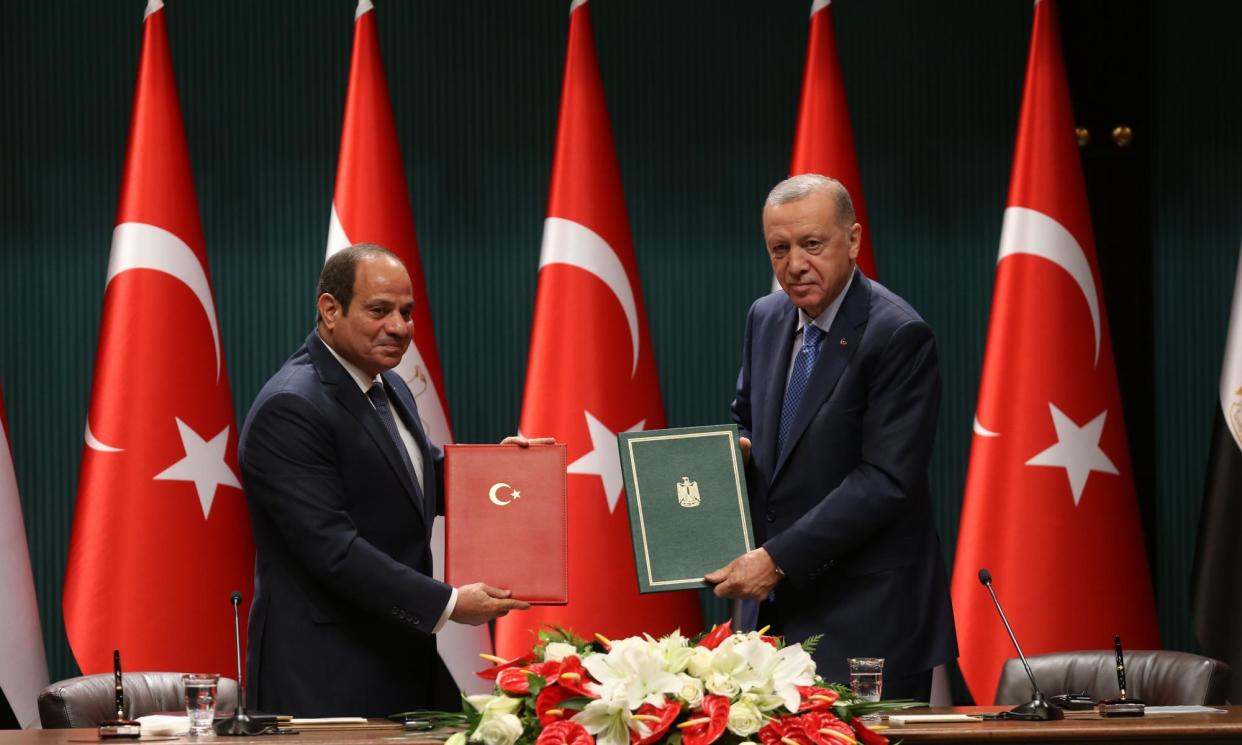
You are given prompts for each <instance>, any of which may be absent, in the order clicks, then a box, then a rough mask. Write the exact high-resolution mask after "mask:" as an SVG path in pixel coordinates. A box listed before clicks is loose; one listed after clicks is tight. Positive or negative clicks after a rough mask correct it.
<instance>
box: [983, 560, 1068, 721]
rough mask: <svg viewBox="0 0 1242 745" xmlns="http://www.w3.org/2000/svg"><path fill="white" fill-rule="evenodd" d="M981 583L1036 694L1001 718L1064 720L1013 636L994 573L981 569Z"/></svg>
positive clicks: (1006, 712)
mask: <svg viewBox="0 0 1242 745" xmlns="http://www.w3.org/2000/svg"><path fill="white" fill-rule="evenodd" d="M979 582H980V583H981V584H982V585H983V586H984V587H986V588H988V592H989V593H991V595H992V602H993V603H995V604H996V612H997V613H999V614H1000V618H1001V623H1003V624H1005V631H1008V632H1009V640H1010V641H1012V642H1013V648H1014V649H1016V650H1018V658H1019V659H1021V660H1022V666H1023V667H1025V668H1026V675H1027V677H1029V678H1030V679H1031V690H1032V691H1033V692H1034V694H1033V696H1032V698H1031V700H1030V701H1027V702H1026V703H1025V704H1021V705H1019V706H1015V707H1014V708H1013V709H1010V710H1009V711H1005V712H1001V714H1000V718H1002V719H1022V720H1033V721H1048V720H1052V719H1064V718H1065V713H1064V712H1062V711H1061V709H1060V708H1059V707H1057V706H1055V705H1053V704H1051V703H1048V701H1046V700H1045V699H1044V694H1043V692H1042V691H1040V690H1039V684H1038V683H1036V682H1035V673H1033V672H1031V665H1030V663H1028V662H1027V661H1026V655H1024V654H1022V647H1020V646H1018V637H1016V636H1014V635H1013V627H1012V626H1010V625H1009V619H1008V618H1005V611H1004V610H1002V609H1001V604H1000V600H999V599H998V598H997V597H996V591H995V590H993V589H992V573H991V572H989V571H988V570H987V569H980V570H979Z"/></svg>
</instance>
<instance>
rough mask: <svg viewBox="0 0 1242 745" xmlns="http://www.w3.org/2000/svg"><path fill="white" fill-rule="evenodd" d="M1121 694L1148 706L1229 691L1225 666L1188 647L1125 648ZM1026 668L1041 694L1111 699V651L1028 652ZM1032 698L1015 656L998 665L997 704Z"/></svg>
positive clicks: (1219, 699) (1209, 699)
mask: <svg viewBox="0 0 1242 745" xmlns="http://www.w3.org/2000/svg"><path fill="white" fill-rule="evenodd" d="M1125 654H1126V695H1127V696H1129V697H1130V698H1137V699H1140V700H1141V701H1143V702H1144V703H1146V704H1147V705H1148V706H1178V705H1190V704H1208V705H1210V704H1223V703H1225V697H1226V696H1227V695H1228V692H1229V678H1230V676H1231V675H1232V673H1233V670H1232V668H1230V667H1229V665H1226V664H1225V663H1223V662H1221V661H1220V660H1214V659H1212V658H1211V657H1202V656H1200V655H1197V654H1189V653H1187V652H1172V651H1167V650H1134V651H1130V650H1127V651H1126V653H1125ZM1027 660H1029V661H1030V663H1031V672H1032V673H1034V674H1035V680H1036V682H1038V683H1039V688H1040V690H1042V691H1043V693H1044V695H1045V696H1055V695H1057V694H1061V693H1086V694H1087V695H1088V696H1090V697H1091V698H1093V699H1096V700H1097V701H1098V700H1100V699H1109V698H1116V697H1117V695H1118V691H1117V656H1116V654H1115V653H1114V652H1113V650H1111V649H1108V650H1085V651H1081V652H1057V653H1054V654H1041V655H1035V656H1032V657H1028V658H1027ZM1030 700H1031V680H1030V678H1028V677H1027V675H1026V670H1024V669H1023V668H1022V660H1020V659H1018V658H1017V657H1014V658H1011V659H1009V660H1007V661H1006V662H1005V666H1004V668H1002V669H1001V678H1000V686H999V687H997V689H996V703H997V705H1000V706H1011V705H1016V704H1021V703H1025V702H1027V701H1030Z"/></svg>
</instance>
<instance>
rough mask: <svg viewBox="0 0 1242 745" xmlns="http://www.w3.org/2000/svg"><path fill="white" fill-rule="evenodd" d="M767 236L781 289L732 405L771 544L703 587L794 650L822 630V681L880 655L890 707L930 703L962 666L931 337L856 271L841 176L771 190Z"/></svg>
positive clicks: (750, 323)
mask: <svg viewBox="0 0 1242 745" xmlns="http://www.w3.org/2000/svg"><path fill="white" fill-rule="evenodd" d="M763 232H764V239H765V241H766V243H767V249H768V256H769V258H770V259H771V262H772V269H773V271H774V272H775V274H776V278H777V280H778V281H779V282H780V285H781V287H782V288H784V292H776V293H772V294H771V295H768V296H766V297H763V298H760V299H759V300H757V301H756V302H755V303H754V305H752V306H751V309H750V313H749V316H748V317H747V320H746V337H745V342H744V345H743V348H742V369H741V373H740V374H739V375H738V384H737V397H736V398H735V400H734V401H733V418H734V420H735V421H736V422H737V424H738V427H739V428H740V430H741V435H742V438H741V446H742V449H743V452H744V454H747V456H748V458H749V462H748V468H747V475H748V484H749V489H750V504H751V515H752V516H753V518H754V521H755V534H756V539H757V540H758V542H759V543H760V547H759V548H757V549H755V550H754V551H750V552H748V553H746V554H743V555H742V556H739V557H738V558H737V559H735V560H733V561H732V562H730V563H729V564H728V565H727V566H725V567H723V568H721V569H719V570H717V571H715V572H712V573H711V574H709V575H707V581H708V582H711V583H713V584H715V585H716V588H715V592H716V595H718V596H720V597H729V598H742V599H745V600H748V601H753V602H761V605H760V606H759V609H758V611H759V613H758V618H759V623H760V624H762V625H768V624H770V625H771V626H772V628H773V632H772V633H779V634H783V635H784V636H785V637H786V639H788V640H789V641H790V642H800V641H802V640H803V639H806V638H807V637H809V636H812V635H815V634H823V638H822V639H821V640H820V642H819V647H818V649H817V650H816V652H815V654H814V657H815V660H816V663H817V666H818V670H819V673H820V674H821V675H822V676H823V677H824V678H825V679H828V680H836V681H842V682H843V681H845V680H846V679H847V677H848V673H847V668H846V658H847V657H883V658H885V660H886V663H885V668H884V691H883V692H884V697H885V698H914V699H917V700H922V701H926V700H928V697H929V695H930V692H931V671H932V668H933V667H935V666H936V665H938V664H941V663H945V662H948V661H950V660H953V659H955V658H956V657H957V638H956V634H955V632H954V627H953V612H952V607H951V605H950V601H949V586H948V578H947V575H946V572H945V567H944V559H943V557H942V556H941V552H940V539H939V537H938V536H937V534H936V529H935V527H934V525H933V522H932V509H931V499H930V494H929V489H928V483H927V465H928V460H929V459H930V457H931V450H932V441H933V437H934V435H935V431H936V416H937V411H938V407H939V402H940V371H939V367H938V363H937V361H936V342H935V338H934V337H933V336H932V332H931V329H930V328H929V327H928V326H927V324H926V323H925V322H924V321H923V319H922V318H920V317H919V315H918V313H916V312H915V311H914V309H913V308H911V307H910V306H909V305H908V304H907V303H906V302H905V301H904V300H902V299H901V298H900V297H898V296H897V295H895V294H893V293H892V292H891V291H890V290H888V289H886V288H885V287H883V286H881V285H880V284H878V283H876V282H873V281H871V280H869V279H867V277H866V276H864V275H863V274H862V272H860V271H859V270H858V269H857V267H855V265H854V261H855V259H856V258H857V256H858V248H859V239H860V237H861V234H862V227H861V226H860V225H859V224H858V223H857V222H856V221H855V218H854V208H853V204H852V203H851V201H850V197H849V193H848V192H847V191H846V189H845V187H844V186H842V185H841V183H840V182H838V181H836V180H835V179H830V178H826V177H824V176H818V175H814V174H804V175H801V176H795V177H793V178H790V179H787V180H786V181H783V182H781V183H780V184H777V186H776V187H775V188H773V189H772V191H771V193H770V194H769V195H768V198H767V201H766V203H765V205H764V209H763ZM752 443H753V444H752Z"/></svg>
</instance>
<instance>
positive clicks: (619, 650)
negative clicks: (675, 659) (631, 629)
mask: <svg viewBox="0 0 1242 745" xmlns="http://www.w3.org/2000/svg"><path fill="white" fill-rule="evenodd" d="M582 666H583V667H585V668H586V670H587V672H589V673H590V674H591V677H593V678H595V680H597V681H599V682H598V683H592V684H589V685H588V688H589V689H590V690H591V692H592V693H595V694H596V695H598V696H599V697H600V698H602V699H606V700H615V699H624V700H625V701H627V702H628V703H629V706H630V709H631V710H633V709H637V708H638V707H639V706H642V705H643V703H650V704H651V705H652V706H660V705H662V704H663V703H664V697H665V694H669V695H672V694H676V693H677V692H678V691H679V690H681V681H680V680H678V679H677V676H676V675H674V674H673V673H670V672H669V671H668V670H666V669H665V667H664V656H663V655H662V654H661V653H660V651H659V649H658V648H657V647H656V645H655V644H654V643H652V642H648V641H645V640H643V639H640V638H638V637H631V638H629V639H622V640H621V641H619V642H614V643H613V645H612V648H611V649H610V650H609V651H608V653H607V654H593V655H590V656H588V657H586V658H585V659H583V660H582Z"/></svg>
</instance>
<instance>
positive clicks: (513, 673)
mask: <svg viewBox="0 0 1242 745" xmlns="http://www.w3.org/2000/svg"><path fill="white" fill-rule="evenodd" d="M529 669H530V668H526V667H507V668H505V669H504V670H501V671H500V672H499V673H498V674H497V675H496V687H497V688H499V689H500V690H502V691H504V692H505V693H507V694H509V695H510V696H525V695H526V694H528V693H530V678H529V677H527V672H526V671H527V670H529Z"/></svg>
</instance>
